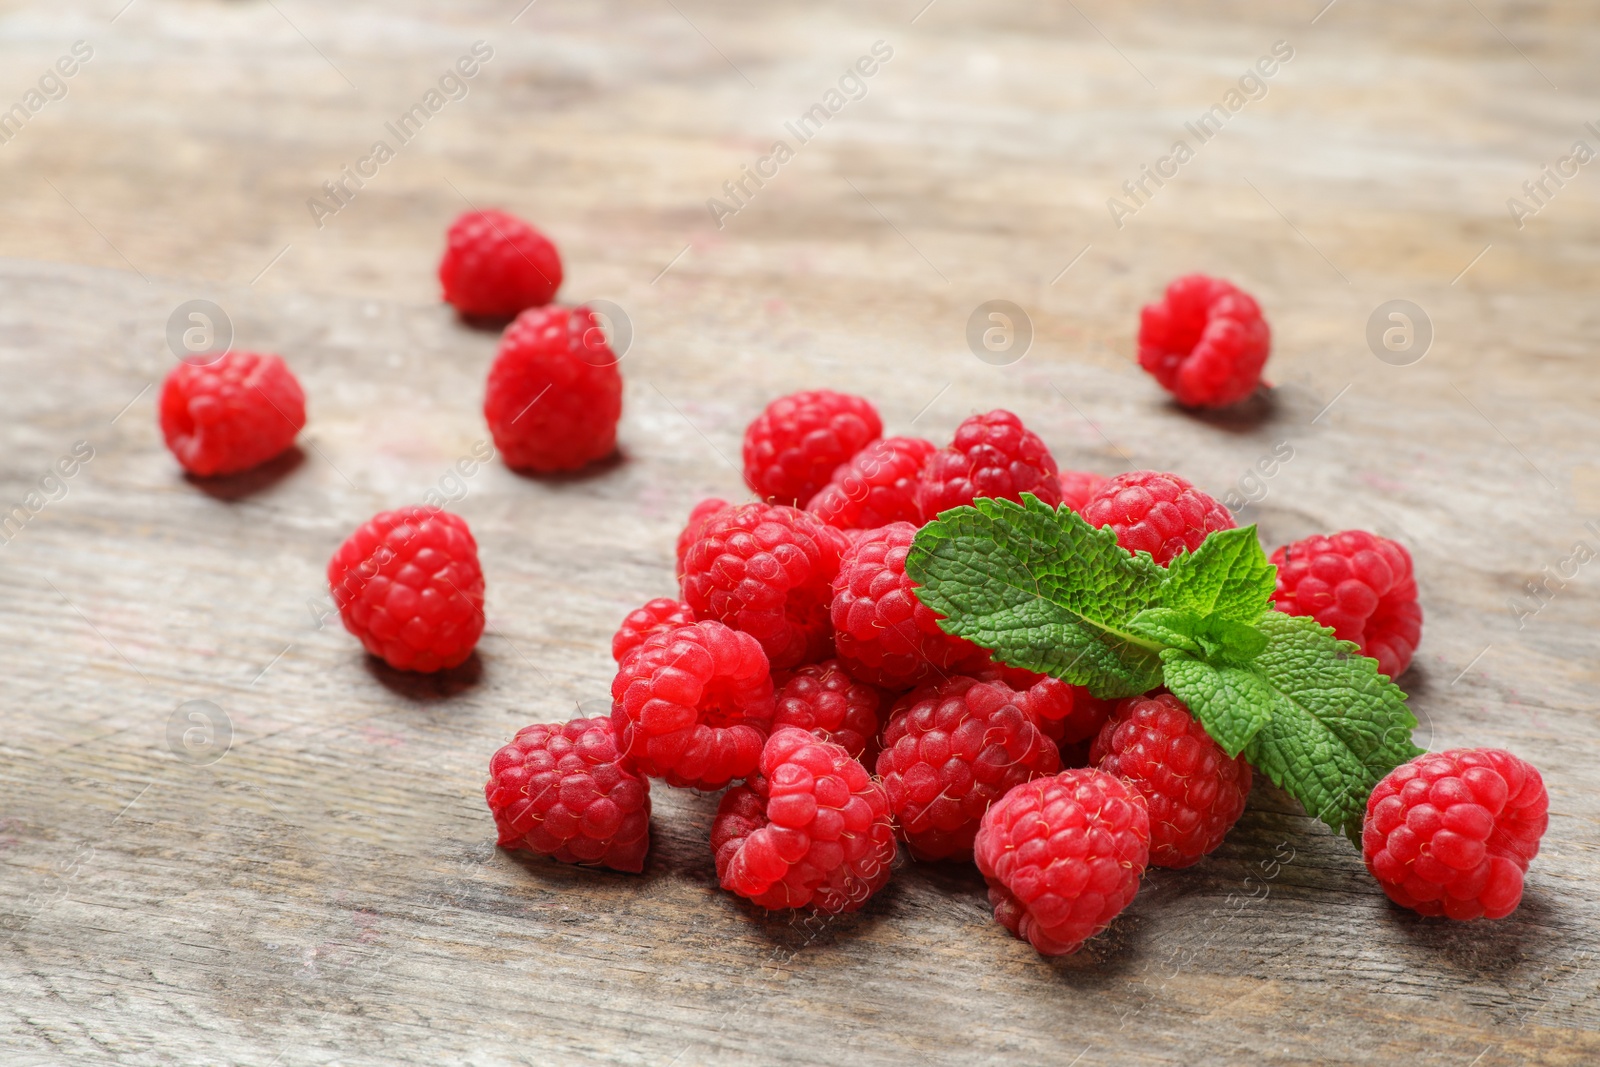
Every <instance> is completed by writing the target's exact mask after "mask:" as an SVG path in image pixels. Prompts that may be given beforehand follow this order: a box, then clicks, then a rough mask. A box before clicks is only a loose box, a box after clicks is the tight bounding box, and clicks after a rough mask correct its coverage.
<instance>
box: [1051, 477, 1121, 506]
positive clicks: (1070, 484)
mask: <svg viewBox="0 0 1600 1067" xmlns="http://www.w3.org/2000/svg"><path fill="white" fill-rule="evenodd" d="M1109 480H1110V479H1108V478H1107V477H1106V476H1105V475H1103V474H1090V473H1089V472H1088V471H1060V472H1059V473H1057V474H1056V481H1057V482H1059V483H1060V485H1061V502H1062V503H1063V504H1065V505H1066V506H1067V507H1069V508H1071V509H1072V510H1073V511H1082V510H1083V506H1084V505H1085V504H1087V503H1088V502H1089V498H1090V497H1092V496H1094V495H1095V494H1096V493H1098V492H1099V491H1100V487H1101V486H1103V485H1105V484H1106V482H1107V481H1109Z"/></svg>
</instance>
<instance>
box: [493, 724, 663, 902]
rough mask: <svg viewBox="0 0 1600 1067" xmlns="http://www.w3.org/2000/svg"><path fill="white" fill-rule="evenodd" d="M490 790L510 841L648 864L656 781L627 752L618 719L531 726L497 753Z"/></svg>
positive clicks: (623, 865) (584, 858) (509, 844)
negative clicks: (616, 730) (620, 746)
mask: <svg viewBox="0 0 1600 1067" xmlns="http://www.w3.org/2000/svg"><path fill="white" fill-rule="evenodd" d="M483 795H484V799H485V800H487V801H488V802H489V810H490V811H491V812H492V813H493V814H494V821H495V825H496V826H497V827H499V830H500V838H499V841H498V842H496V843H497V844H499V845H500V847H502V848H526V849H531V850H532V851H534V852H538V853H540V854H542V855H545V856H553V857H555V858H556V859H558V860H561V861H562V862H563V863H595V864H599V865H600V866H602V867H610V868H612V869H613V870H618V871H632V872H634V873H638V872H639V871H641V870H643V869H644V857H645V853H646V852H648V851H649V849H650V782H649V780H648V779H646V778H644V777H642V776H641V775H639V774H638V773H637V772H635V771H634V770H633V769H632V768H631V767H630V766H628V764H627V763H626V762H624V761H623V760H622V758H621V756H620V755H619V753H618V752H617V744H616V735H615V734H613V733H612V729H611V720H610V719H606V718H600V719H574V720H573V721H571V722H567V723H538V724H535V725H533V726H524V727H523V728H522V729H521V730H518V731H517V736H516V738H515V739H513V740H512V741H511V743H510V744H508V745H506V746H505V747H504V748H502V749H500V751H498V752H496V753H495V754H494V758H492V759H491V760H489V780H488V781H487V782H486V783H484V786H483Z"/></svg>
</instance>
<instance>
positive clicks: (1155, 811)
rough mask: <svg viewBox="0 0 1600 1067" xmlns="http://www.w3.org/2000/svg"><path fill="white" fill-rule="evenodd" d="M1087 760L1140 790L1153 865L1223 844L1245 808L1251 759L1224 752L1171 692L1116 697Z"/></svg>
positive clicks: (1186, 859) (1177, 863)
mask: <svg viewBox="0 0 1600 1067" xmlns="http://www.w3.org/2000/svg"><path fill="white" fill-rule="evenodd" d="M1089 762H1090V763H1091V764H1093V765H1094V766H1095V767H1098V768H1099V769H1100V770H1102V771H1105V772H1106V773H1107V774H1112V775H1116V776H1117V777H1118V778H1121V779H1122V780H1123V781H1124V782H1127V783H1128V785H1129V786H1131V787H1132V788H1134V789H1136V790H1138V791H1139V792H1140V793H1141V794H1143V795H1144V799H1145V803H1146V805H1147V807H1148V809H1149V812H1150V865H1151V866H1153V867H1187V866H1189V865H1190V864H1193V863H1197V862H1199V860H1200V857H1201V856H1204V855H1206V854H1207V853H1209V852H1211V851H1213V850H1214V849H1215V848H1216V847H1217V846H1218V845H1220V844H1222V839H1223V838H1224V837H1226V836H1227V834H1228V831H1229V830H1231V829H1233V824H1234V823H1236V822H1238V821H1239V816H1240V815H1242V814H1244V800H1245V797H1247V796H1249V795H1250V765H1249V764H1248V763H1246V762H1245V761H1244V757H1242V756H1241V757H1239V758H1237V759H1229V758H1228V754H1227V753H1226V752H1224V751H1223V750H1222V746H1221V745H1219V744H1217V743H1216V742H1215V741H1213V740H1212V739H1211V735H1210V734H1208V733H1206V729H1205V727H1204V726H1201V725H1200V723H1199V721H1198V720H1196V719H1195V718H1194V716H1193V715H1191V714H1189V709H1188V707H1187V706H1186V705H1185V704H1184V703H1183V701H1181V700H1179V699H1178V698H1177V697H1175V696H1173V695H1172V694H1171V693H1161V694H1159V695H1158V696H1153V697H1129V698H1128V699H1126V700H1124V701H1122V703H1121V704H1119V705H1117V710H1116V713H1115V714H1114V715H1113V716H1112V717H1111V721H1109V722H1107V723H1106V724H1105V726H1104V727H1103V728H1102V729H1101V731H1100V736H1099V737H1097V738H1095V740H1094V745H1093V746H1092V747H1091V748H1090V750H1089Z"/></svg>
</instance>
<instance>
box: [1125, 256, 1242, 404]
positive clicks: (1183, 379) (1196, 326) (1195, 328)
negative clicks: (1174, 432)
mask: <svg viewBox="0 0 1600 1067" xmlns="http://www.w3.org/2000/svg"><path fill="white" fill-rule="evenodd" d="M1271 350H1272V331H1271V330H1270V329H1269V328H1268V327H1267V323H1266V320H1265V319H1263V318H1262V317H1261V308H1259V307H1258V306H1257V305H1256V302H1255V300H1254V298H1252V297H1251V296H1250V294H1248V293H1246V292H1244V291H1243V290H1241V289H1238V288H1235V287H1234V286H1233V285H1231V284H1229V283H1228V282H1225V281H1223V280H1222V279H1221V278H1208V277H1206V276H1205V275H1204V274H1189V275H1185V276H1184V277H1182V278H1179V279H1177V280H1176V281H1174V282H1173V283H1172V284H1171V285H1169V286H1167V294H1166V296H1165V297H1164V298H1163V299H1162V300H1160V301H1159V302H1158V303H1154V304H1147V305H1146V306H1145V309H1144V311H1143V312H1141V313H1140V316H1139V365H1140V366H1141V367H1143V368H1144V369H1145V370H1147V371H1149V372H1150V374H1151V375H1153V376H1154V377H1155V380H1156V381H1158V382H1160V383H1161V388H1163V389H1165V390H1166V391H1167V392H1169V393H1171V394H1172V395H1173V396H1174V397H1176V398H1177V401H1178V403H1180V404H1182V405H1184V406H1185V407H1192V408H1220V407H1226V406H1227V405H1229V404H1234V403H1237V402H1238V401H1240V400H1243V399H1245V398H1246V397H1248V396H1249V395H1250V394H1251V393H1253V392H1255V391H1256V386H1257V385H1259V384H1260V383H1261V368H1262V367H1263V366H1264V365H1265V364H1266V362H1267V355H1268V353H1270V352H1271Z"/></svg>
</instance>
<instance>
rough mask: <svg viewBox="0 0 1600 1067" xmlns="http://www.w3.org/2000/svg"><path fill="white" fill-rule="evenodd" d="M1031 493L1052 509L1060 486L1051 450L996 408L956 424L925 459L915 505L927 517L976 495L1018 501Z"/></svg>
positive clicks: (956, 505)
mask: <svg viewBox="0 0 1600 1067" xmlns="http://www.w3.org/2000/svg"><path fill="white" fill-rule="evenodd" d="M1023 493H1032V494H1033V495H1034V496H1036V497H1038V498H1039V499H1040V500H1042V501H1044V502H1045V503H1046V504H1049V505H1050V506H1051V507H1055V506H1056V505H1057V504H1059V503H1061V484H1060V482H1059V481H1058V480H1057V479H1056V461H1055V458H1054V457H1053V456H1051V455H1050V450H1049V449H1048V448H1046V447H1045V445H1044V442H1043V441H1041V440H1039V438H1038V436H1037V435H1036V434H1034V433H1033V431H1031V430H1029V429H1027V428H1026V427H1024V426H1023V425H1022V420H1021V419H1019V418H1017V417H1016V416H1015V415H1013V414H1012V413H1011V412H1009V411H1003V410H999V409H996V410H994V411H991V412H989V413H988V414H987V415H974V416H972V417H971V418H969V419H967V420H966V421H965V422H963V423H962V424H961V425H960V426H957V427H956V436H955V440H953V441H952V442H951V443H950V447H949V448H945V449H940V450H939V451H938V452H935V453H933V455H931V456H929V457H928V460H927V462H926V463H925V464H924V465H923V467H922V475H921V480H920V482H919V484H918V486H917V505H918V506H919V507H920V508H921V509H922V515H923V518H925V519H930V520H931V519H933V518H936V517H937V516H938V514H939V512H941V511H944V510H946V509H948V508H954V507H960V506H961V505H962V504H970V503H972V501H973V499H974V498H976V497H980V496H987V497H995V498H996V499H1003V500H1016V501H1019V502H1020V501H1021V500H1022V494H1023Z"/></svg>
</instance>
